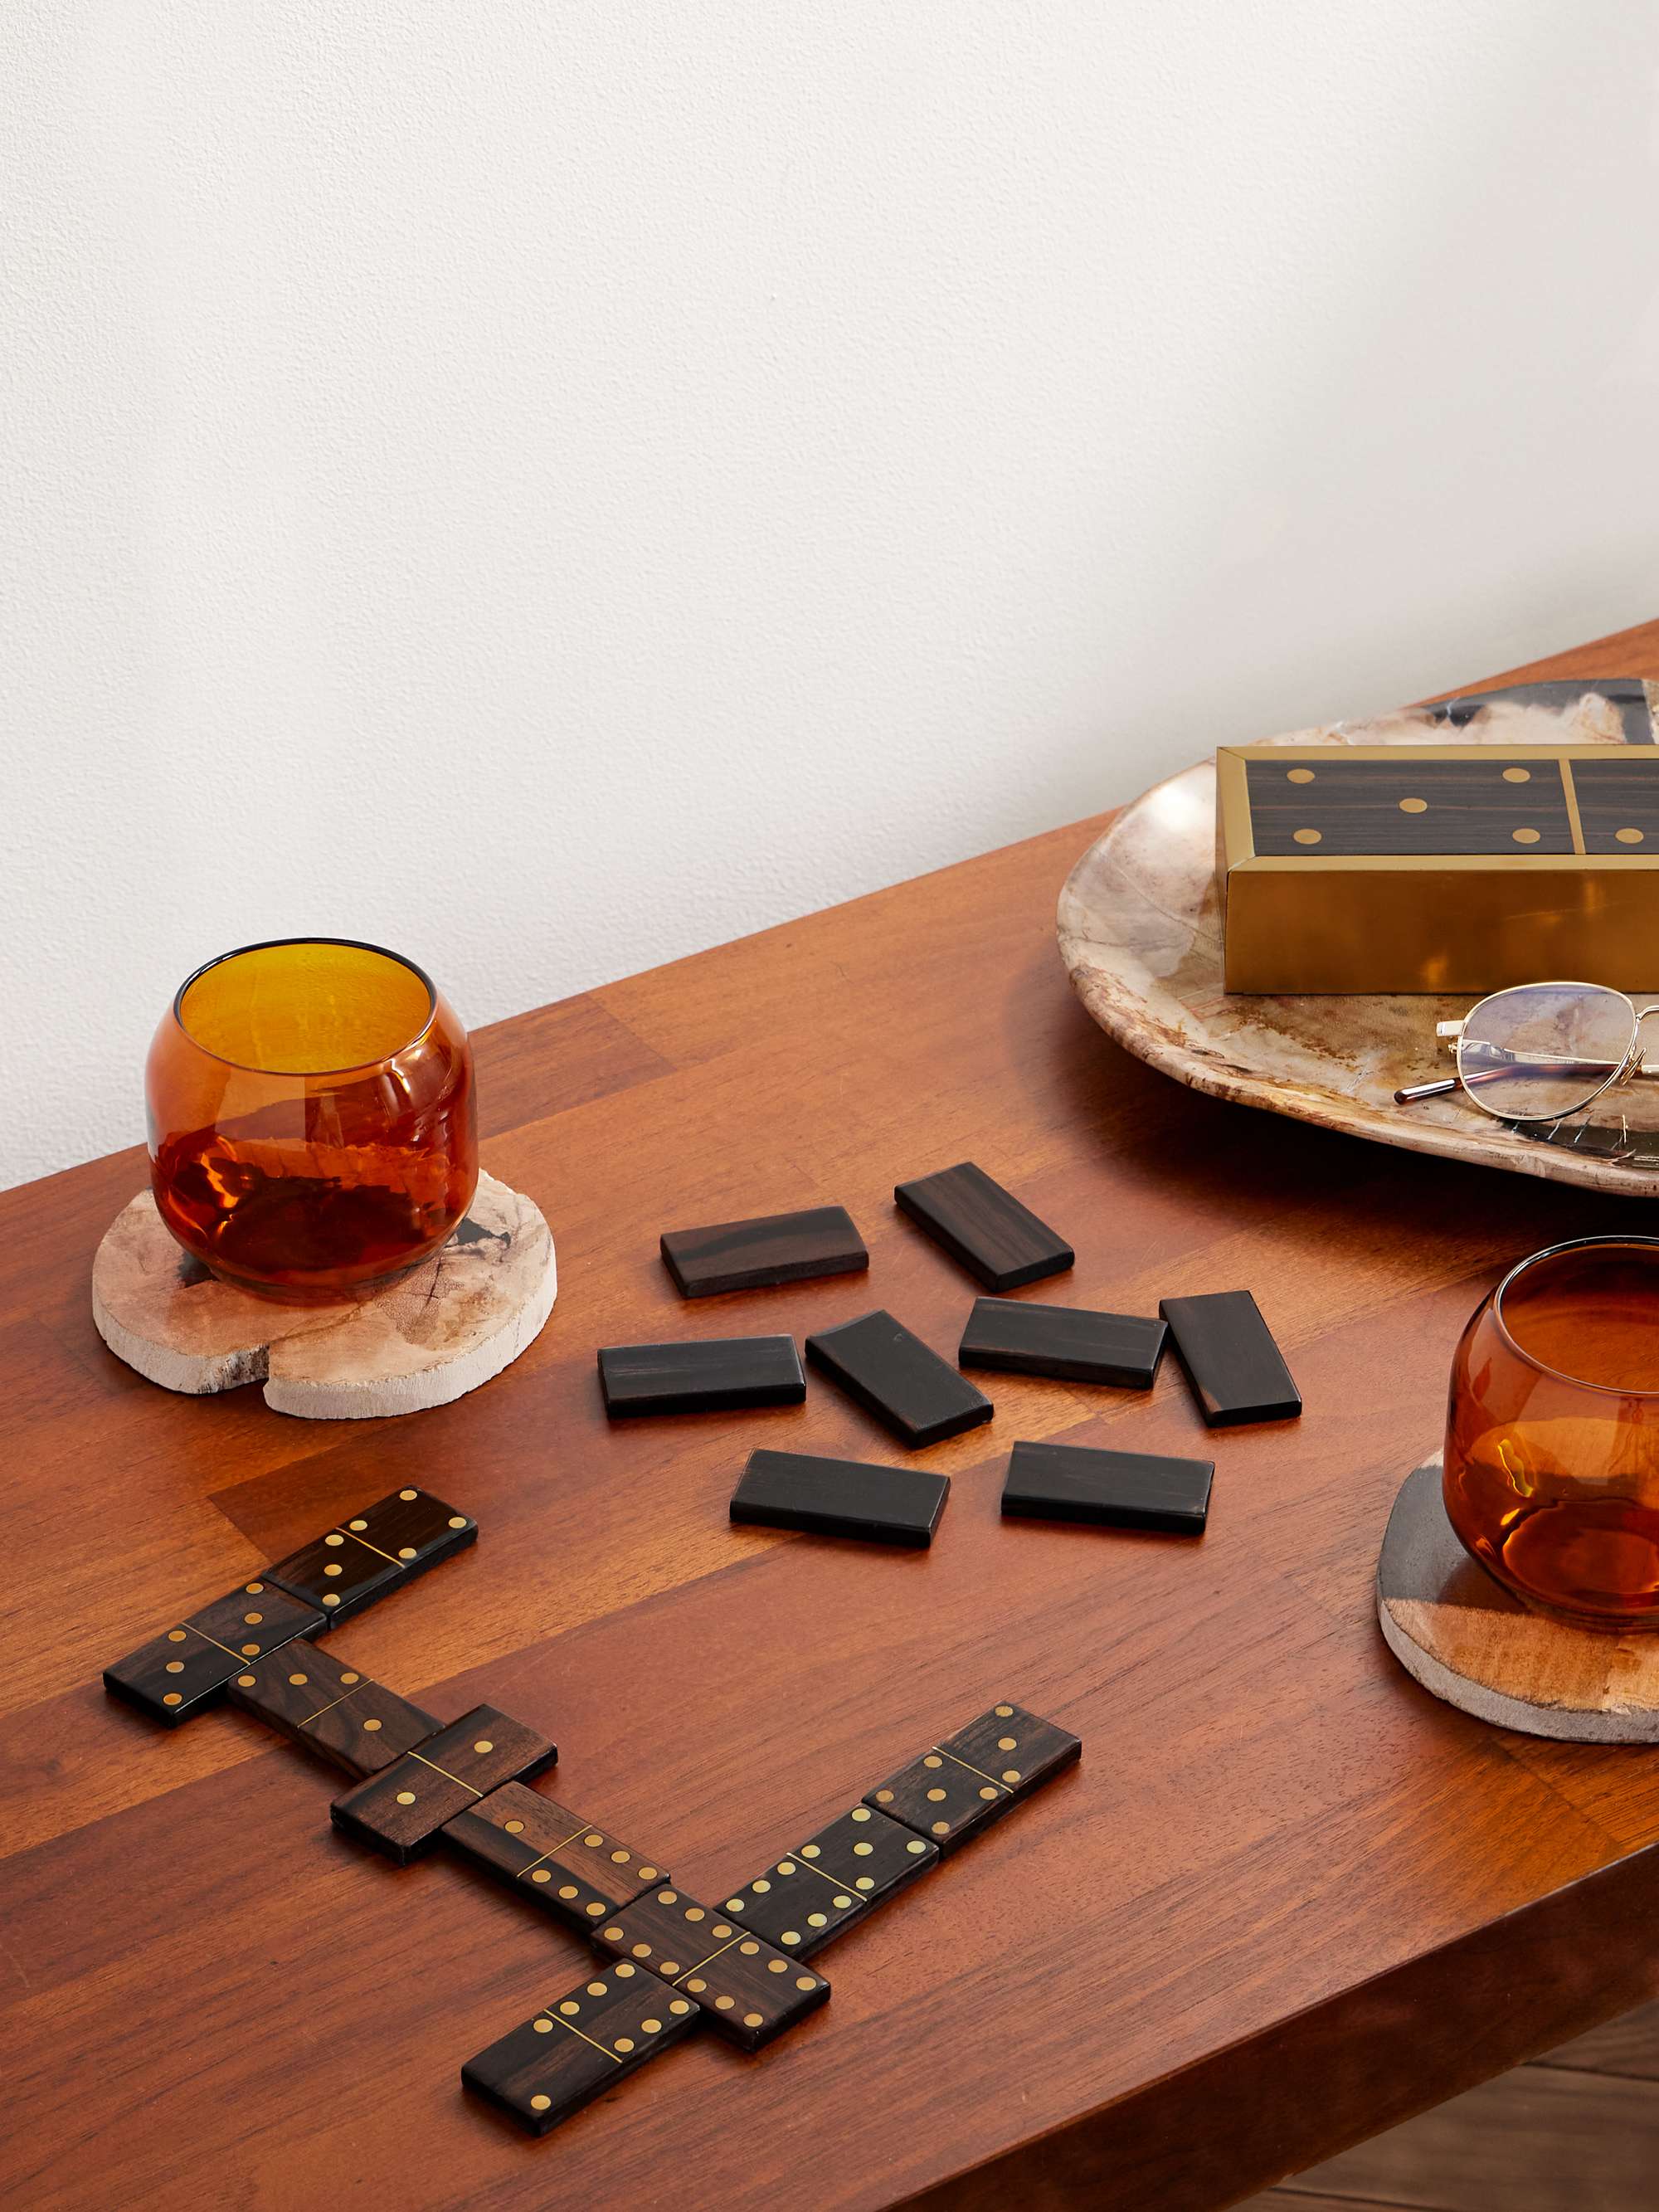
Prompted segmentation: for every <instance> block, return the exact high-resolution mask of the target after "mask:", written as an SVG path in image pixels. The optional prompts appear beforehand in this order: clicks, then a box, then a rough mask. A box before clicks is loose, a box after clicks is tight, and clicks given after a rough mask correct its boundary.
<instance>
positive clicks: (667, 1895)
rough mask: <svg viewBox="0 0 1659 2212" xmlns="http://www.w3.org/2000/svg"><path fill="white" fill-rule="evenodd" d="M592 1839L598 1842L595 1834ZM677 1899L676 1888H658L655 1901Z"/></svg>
mask: <svg viewBox="0 0 1659 2212" xmlns="http://www.w3.org/2000/svg"><path fill="white" fill-rule="evenodd" d="M593 1840H594V1842H595V1843H598V1841H599V1838H598V1837H597V1836H595V1837H594V1838H593ZM679 1901H680V1893H679V1892H678V1890H677V1889H659V1891H658V1892H657V1902H658V1904H659V1905H678V1903H679Z"/></svg>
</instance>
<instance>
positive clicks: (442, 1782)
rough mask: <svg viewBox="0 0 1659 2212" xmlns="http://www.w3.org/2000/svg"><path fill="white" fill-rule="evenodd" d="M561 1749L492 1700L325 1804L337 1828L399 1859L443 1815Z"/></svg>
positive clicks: (432, 1834) (436, 1827)
mask: <svg viewBox="0 0 1659 2212" xmlns="http://www.w3.org/2000/svg"><path fill="white" fill-rule="evenodd" d="M557 1757H558V1753H557V1752H556V1750H555V1749H554V1747H553V1746H552V1745H551V1744H550V1743H549V1742H548V1741H546V1739H545V1738H544V1737H543V1736H539V1735H537V1734H536V1732H535V1730H534V1729H527V1728H526V1727H524V1726H523V1725H522V1723H520V1722H518V1721H514V1720H509V1719H508V1718H507V1715H506V1714H505V1713H501V1712H497V1711H496V1710H495V1707H494V1706H493V1705H475V1706H474V1707H473V1709H472V1711H471V1712H470V1713H464V1714H463V1715H462V1716H461V1717H460V1719H459V1720H458V1721H453V1722H452V1723H450V1725H449V1727H447V1729H442V1730H441V1731H440V1733H439V1734H438V1735H435V1736H433V1737H431V1738H429V1739H428V1741H427V1742H425V1743H423V1744H422V1746H421V1747H420V1749H419V1750H418V1751H411V1752H406V1753H404V1756H403V1758H402V1759H398V1762H397V1764H396V1765H392V1766H388V1767H386V1769H385V1770H384V1771H382V1772H381V1773H379V1774H377V1775H374V1777H372V1778H371V1779H370V1780H368V1781H367V1782H362V1783H359V1784H358V1785H357V1787H356V1789H355V1790H347V1791H346V1793H345V1795H344V1796H341V1797H337V1798H336V1799H335V1800H334V1802H333V1803H332V1805H331V1806H330V1808H329V1812H330V1814H331V1818H332V1820H333V1821H334V1825H335V1826H336V1827H337V1828H343V1830H344V1831H345V1832H346V1833H347V1834H348V1835H349V1836H355V1837H356V1839H357V1841H358V1842H359V1843H362V1844H368V1845H369V1846H370V1848H371V1849H372V1850H377V1851H384V1852H385V1854H386V1857H387V1858H389V1859H395V1860H396V1861H397V1862H398V1865H399V1866H404V1865H406V1864H407V1863H408V1862H409V1861H410V1859H412V1858H414V1857H416V1855H417V1854H418V1853H420V1852H422V1851H423V1850H427V1849H428V1846H429V1845H430V1844H432V1843H433V1842H434V1840H435V1838H436V1837H437V1835H438V1833H439V1832H440V1830H441V1828H442V1827H443V1825H444V1823H445V1822H446V1821H447V1820H453V1819H454V1817H455V1815H456V1814H458V1813H464V1812H465V1811H466V1810H467V1809H468V1808H469V1807H471V1806H474V1805H476V1804H477V1802H478V1800H479V1799H480V1798H481V1797H487V1796H489V1794H490V1792H491V1791H492V1790H499V1789H500V1788H501V1784H503V1783H504V1782H512V1781H514V1780H516V1779H517V1778H519V1777H520V1776H521V1775H530V1774H539V1773H540V1771H541V1770H542V1769H543V1767H544V1766H550V1765H552V1763H553V1761H554V1760H555V1759H556V1758H557Z"/></svg>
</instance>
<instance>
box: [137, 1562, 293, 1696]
mask: <svg viewBox="0 0 1659 2212" xmlns="http://www.w3.org/2000/svg"><path fill="white" fill-rule="evenodd" d="M327 1626H328V1620H327V1617H326V1615H325V1614H324V1613H320V1612H319V1611H318V1609H317V1607H315V1606H311V1605H301V1604H300V1603H299V1602H298V1601H296V1600H295V1599H294V1598H292V1597H290V1596H289V1595H288V1593H287V1592H286V1591H285V1590H281V1589H275V1588H274V1587H273V1586H272V1585H271V1584H270V1583H269V1582H268V1581H266V1580H265V1578H264V1577H263V1576H256V1577H254V1579H253V1580H252V1581H251V1582H246V1583H243V1584H242V1586H241V1588H240V1589H234V1590H232V1591H231V1592H230V1594H229V1595H228V1596H227V1597H222V1598H219V1599H216V1601H215V1602H214V1603H213V1604H212V1605H207V1606H204V1607H203V1608H202V1610H201V1611H200V1612H199V1613H190V1614H188V1615H187V1616H186V1617H185V1620H181V1621H180V1622H179V1624H178V1626H176V1627H174V1628H169V1629H167V1631H166V1632H165V1633H164V1634H162V1635H161V1636H158V1637H155V1638H153V1640H152V1641H151V1642H149V1644H140V1646H139V1647H138V1649H137V1650H136V1651H130V1652H129V1653H128V1654H127V1656H126V1657H125V1659H118V1660H117V1661H116V1662H115V1664H114V1665H113V1666H112V1667H106V1668H105V1669H104V1687H105V1688H106V1690H107V1691H108V1692H110V1694H111V1696H112V1697H116V1698H119V1699H123V1700H124V1701H125V1703H126V1704H127V1705H136V1706H137V1709H138V1711H140V1712H141V1713H145V1714H148V1715H149V1718H150V1719H151V1720H153V1721H160V1722H161V1725H162V1727H163V1728H177V1727H179V1725H180V1723H183V1722H185V1721H187V1720H193V1719H194V1718H195V1717H196V1715H197V1713H199V1712H201V1711H204V1709H205V1707H207V1706H208V1705H211V1704H213V1703H214V1702H215V1701H216V1699H218V1697H219V1696H220V1694H221V1693H222V1691H223V1689H224V1687H225V1685H226V1684H227V1683H228V1681H229V1680H231V1679H232V1677H233V1676H234V1675H236V1674H242V1673H244V1672H245V1671H246V1668H247V1664H248V1662H249V1661H250V1660H251V1659H262V1658H264V1656H265V1654H266V1653H267V1652H269V1651H274V1650H276V1649H277V1648H278V1646H279V1645H282V1644H291V1643H293V1642H295V1640H296V1639H300V1638H309V1637H313V1636H319V1635H320V1634H321V1633H322V1632H323V1630H324V1629H325V1628H326V1627H327Z"/></svg>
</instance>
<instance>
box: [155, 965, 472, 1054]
mask: <svg viewBox="0 0 1659 2212" xmlns="http://www.w3.org/2000/svg"><path fill="white" fill-rule="evenodd" d="M282 945H345V946H348V947H349V949H350V950H351V951H354V952H373V953H376V954H378V956H379V957H380V958H381V959H382V960H390V961H392V962H393V963H395V964H396V965H397V966H398V967H399V968H407V969H408V970H409V972H410V975H413V976H415V977H416V979H417V980H418V981H419V982H420V983H421V984H422V986H423V987H424V988H425V991H426V1018H425V1020H424V1021H423V1022H422V1024H421V1025H420V1027H419V1028H418V1029H417V1030H414V1031H413V1032H412V1034H411V1035H410V1036H407V1037H405V1038H404V1041H403V1042H402V1043H401V1044H398V1045H394V1046H393V1047H392V1050H391V1051H390V1052H381V1053H376V1054H375V1055H374V1058H373V1059H372V1060H348V1061H347V1062H346V1063H345V1064H344V1065H343V1066H339V1067H260V1066H258V1065H257V1064H256V1063H255V1062H253V1061H252V1060H229V1059H228V1058H227V1057H226V1055H225V1054H223V1053H222V1052H215V1051H214V1049H213V1048H212V1047H211V1046H210V1045H205V1044H204V1043H203V1042H202V1041H201V1039H200V1038H199V1037H198V1036H197V1034H196V1032H195V1031H194V1030H192V1029H191V1026H190V1024H189V1023H188V1022H187V1021H186V1020H185V1015H184V1005H185V994H186V993H187V992H188V991H190V990H191V989H192V988H193V987H194V986H195V985H196V984H197V983H199V982H200V981H201V980H202V978H203V976H204V975H210V974H211V973H212V971H213V970H214V969H216V968H222V967H224V966H225V965H226V963H228V961H232V960H241V959H244V958H246V956H247V954H249V953H250V952H273V951H276V950H277V949H278V948H279V947H280V946H282ZM437 1017H438V987H437V985H436V984H435V982H434V981H433V980H432V978H431V976H430V975H428V974H427V972H426V970H425V969H424V968H422V965H421V964H420V963H419V961H418V960H411V959H410V957H409V955H408V954H407V953H406V952H394V951H392V948H391V946H390V945H371V944H370V943H369V941H368V939H367V938H366V937H313V936H308V935H307V936H304V937H262V938H260V939H258V942H257V943H256V944H252V945H237V946H235V948H234V950H233V951H229V952H220V953H216V954H215V956H214V957H213V958H212V959H211V960H204V961H203V963H202V964H201V966H200V967H199V968H196V969H192V970H191V973H190V974H189V975H186V976H185V980H184V981H183V982H182V983H181V984H180V985H179V987H178V989H177V990H176V991H175V992H174V993H173V1023H174V1024H175V1026H176V1027H177V1029H178V1030H179V1034H180V1035H181V1036H183V1037H184V1038H185V1041H186V1042H188V1044H189V1045H190V1047H191V1050H192V1051H193V1052H199V1053H200V1054H202V1056H203V1058H204V1060H217V1062H218V1063H219V1065H220V1066H221V1067H234V1068H236V1069H238V1070H240V1073H242V1074H244V1075H264V1076H268V1077H269V1078H270V1079H271V1080H272V1081H273V1082H280V1081H282V1080H283V1079H287V1080H288V1081H289V1082H290V1083H310V1082H313V1081H314V1080H315V1079H317V1078H318V1077H319V1076H324V1075H356V1073H358V1072H359V1071H360V1070H362V1069H363V1068H366V1067H384V1066H386V1062H387V1061H388V1060H396V1059H398V1056H399V1055H400V1054H403V1053H405V1052H407V1051H409V1049H410V1047H411V1046H413V1045H417V1044H419V1043H420V1042H421V1040H422V1038H423V1037H424V1036H427V1035H428V1032H429V1031H430V1030H431V1027H432V1024H433V1023H434V1022H435V1020H436V1019H437Z"/></svg>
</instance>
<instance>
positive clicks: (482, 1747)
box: [472, 1735, 495, 1759]
mask: <svg viewBox="0 0 1659 2212" xmlns="http://www.w3.org/2000/svg"><path fill="white" fill-rule="evenodd" d="M472 1748H473V1750H474V1751H476V1752H477V1754H478V1756H479V1758H480V1759H482V1758H483V1755H484V1753H486V1752H487V1751H494V1750H495V1745H494V1744H493V1743H491V1741H489V1737H488V1736H487V1735H481V1736H480V1737H479V1738H478V1741H477V1743H475V1744H474V1745H473V1747H472Z"/></svg>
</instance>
